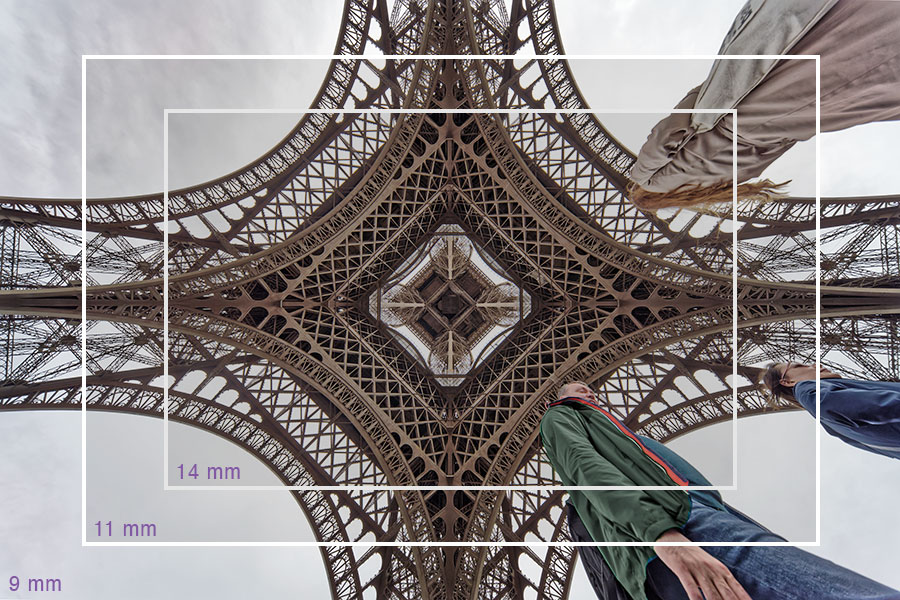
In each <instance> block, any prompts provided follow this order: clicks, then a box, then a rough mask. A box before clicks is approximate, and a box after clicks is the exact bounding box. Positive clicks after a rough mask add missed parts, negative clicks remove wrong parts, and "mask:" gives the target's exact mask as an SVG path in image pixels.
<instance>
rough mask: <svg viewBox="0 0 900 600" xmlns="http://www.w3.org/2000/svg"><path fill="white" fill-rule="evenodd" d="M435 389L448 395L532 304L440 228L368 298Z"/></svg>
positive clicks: (492, 264) (463, 240)
mask: <svg viewBox="0 0 900 600" xmlns="http://www.w3.org/2000/svg"><path fill="white" fill-rule="evenodd" d="M369 311H370V313H371V314H372V316H373V317H375V319H377V320H378V321H379V322H380V323H381V324H383V325H384V326H385V327H386V328H387V330H388V331H389V332H390V334H391V335H392V336H393V337H394V339H395V340H396V341H397V342H399V343H400V345H401V346H403V347H404V348H405V349H406V350H407V351H408V352H409V353H410V354H412V355H413V356H414V357H415V358H416V360H418V361H419V363H420V364H421V365H422V366H424V367H425V368H426V369H428V370H429V371H431V372H432V373H434V375H435V376H436V379H437V381H438V383H440V384H441V385H443V386H446V387H455V386H457V385H459V384H461V383H462V382H463V380H464V379H465V376H466V374H467V373H469V372H470V371H471V370H472V369H474V368H475V367H477V366H478V365H480V364H481V363H483V362H484V360H485V359H486V358H487V357H488V356H490V354H491V353H492V352H493V351H494V350H495V349H496V348H497V347H499V346H500V344H501V343H503V341H504V340H505V339H506V338H507V337H509V335H510V333H512V331H513V329H514V328H515V326H516V324H517V323H519V322H520V321H521V320H522V319H524V318H525V317H526V316H528V313H529V312H531V296H530V295H529V294H528V292H526V291H525V290H523V289H521V288H520V287H519V286H517V285H516V284H515V283H513V281H512V280H511V279H510V278H509V276H507V275H506V273H505V272H504V270H503V268H502V267H501V266H500V265H499V264H497V261H495V260H494V259H493V258H492V257H491V256H490V255H488V254H487V253H486V252H484V250H483V249H482V248H481V247H479V245H478V244H477V243H476V242H474V241H472V240H471V239H470V238H469V237H468V236H467V235H466V234H465V232H464V230H463V229H462V227H460V226H459V225H456V224H445V225H442V226H441V227H439V228H438V229H437V231H435V233H434V235H433V236H432V237H431V238H430V239H429V240H428V241H426V242H425V243H424V244H423V245H421V246H419V248H418V249H417V250H416V251H415V252H413V254H412V255H411V256H410V257H409V258H407V259H406V260H405V261H404V262H403V263H401V264H400V266H399V267H398V268H397V269H396V270H395V271H394V272H393V273H392V274H391V276H390V277H389V278H388V279H387V282H386V283H385V284H384V285H382V286H380V287H379V288H378V289H377V290H375V292H374V293H373V294H372V295H371V297H370V298H369Z"/></svg>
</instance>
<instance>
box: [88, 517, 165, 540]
mask: <svg viewBox="0 0 900 600" xmlns="http://www.w3.org/2000/svg"><path fill="white" fill-rule="evenodd" d="M94 525H96V527H97V535H98V536H100V537H103V535H104V533H105V534H106V535H107V536H109V537H112V534H113V533H112V532H113V522H112V521H107V522H106V523H103V522H101V521H97V522H96V523H94ZM122 535H123V536H125V537H156V524H155V523H122Z"/></svg>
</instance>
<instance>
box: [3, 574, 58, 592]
mask: <svg viewBox="0 0 900 600" xmlns="http://www.w3.org/2000/svg"><path fill="white" fill-rule="evenodd" d="M20 585H24V583H23V582H20V581H19V578H18V577H16V576H15V575H13V576H12V577H10V578H9V591H11V592H15V591H18V589H19V586H20ZM28 591H29V592H61V591H62V581H61V580H59V579H50V578H49V577H48V578H46V579H41V578H40V577H38V578H37V579H32V578H29V579H28Z"/></svg>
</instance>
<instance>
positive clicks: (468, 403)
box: [0, 0, 900, 599]
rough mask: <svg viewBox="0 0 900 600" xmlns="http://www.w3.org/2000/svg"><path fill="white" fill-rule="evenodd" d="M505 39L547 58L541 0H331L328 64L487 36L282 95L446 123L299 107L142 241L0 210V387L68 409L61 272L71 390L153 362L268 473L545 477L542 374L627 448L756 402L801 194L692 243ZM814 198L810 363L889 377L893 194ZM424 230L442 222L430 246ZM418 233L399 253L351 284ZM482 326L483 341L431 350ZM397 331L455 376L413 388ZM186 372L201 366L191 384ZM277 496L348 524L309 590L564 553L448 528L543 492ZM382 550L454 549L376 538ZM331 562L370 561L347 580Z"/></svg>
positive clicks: (454, 591)
mask: <svg viewBox="0 0 900 600" xmlns="http://www.w3.org/2000/svg"><path fill="white" fill-rule="evenodd" d="M525 52H528V53H531V52H533V53H534V54H537V55H560V54H562V53H563V51H562V46H561V42H560V37H559V30H558V27H557V24H556V22H555V16H554V10H553V3H552V0H514V1H513V2H512V5H511V8H508V9H507V8H506V7H505V6H504V3H502V2H500V1H498V0H490V1H488V0H483V1H480V2H471V3H470V2H466V1H464V0H440V1H437V2H430V3H428V4H425V3H423V2H420V1H419V0H402V1H398V2H396V3H395V5H394V7H393V10H392V11H389V10H388V7H387V4H386V2H385V1H384V0H346V4H345V7H344V16H343V21H342V29H341V32H340V36H339V39H338V43H337V46H336V50H335V54H337V55H360V56H361V55H364V54H373V53H374V54H375V55H377V54H384V55H487V57H486V58H483V59H478V60H475V59H472V60H466V59H459V60H444V59H433V60H426V59H418V60H413V59H408V60H404V59H401V58H394V59H388V60H385V59H379V58H378V56H373V57H372V58H371V59H366V60H358V59H346V60H334V61H333V62H332V63H331V65H330V68H329V70H328V73H327V77H326V80H325V82H324V83H323V84H322V87H321V89H320V91H319V93H318V96H317V98H316V100H315V102H314V105H313V106H314V107H315V108H320V109H368V108H380V109H400V108H434V109H450V110H452V111H455V112H453V113H445V112H437V111H436V112H433V113H428V114H423V113H417V114H408V113H407V114H398V113H371V112H369V113H348V114H344V115H342V116H339V115H334V114H332V115H329V114H323V113H311V114H308V115H306V116H305V117H304V118H303V119H302V120H301V121H300V123H299V124H298V125H297V127H296V128H295V129H294V130H293V131H292V132H291V133H290V135H288V137H286V138H285V139H284V140H283V142H282V143H281V144H280V145H279V146H278V147H276V148H275V149H273V150H272V151H271V152H269V153H268V154H266V155H265V156H263V157H261V158H260V159H259V160H257V161H256V162H254V163H253V164H251V165H248V166H247V167H246V168H244V169H243V170H241V171H240V172H237V173H234V174H232V175H228V176H226V177H223V178H221V179H218V180H216V181H212V182H209V183H207V184H204V185H201V186H198V187H195V188H191V189H184V190H178V191H175V192H172V193H171V194H170V210H169V215H168V218H169V220H170V222H171V223H174V224H176V225H177V227H176V230H175V231H173V232H172V233H171V235H170V237H169V240H170V244H169V246H168V247H167V248H163V242H162V239H163V236H162V233H161V231H162V228H163V222H164V215H163V210H162V196H161V195H160V194H157V195H152V196H144V197H126V198H112V199H102V200H89V201H88V207H87V212H86V214H82V212H81V204H80V201H79V200H37V199H22V198H4V199H2V202H0V223H2V232H0V236H2V238H0V241H2V245H0V252H2V288H3V289H2V291H0V312H2V319H3V320H2V326H3V335H4V339H5V341H6V345H5V350H4V352H5V356H4V362H3V364H2V368H3V372H2V374H0V407H2V408H3V409H8V410H20V409H78V408H80V402H81V389H80V383H81V382H80V377H79V376H78V368H79V366H80V364H79V353H80V344H81V337H80V327H81V322H80V310H81V293H82V291H83V288H82V284H84V285H85V286H86V298H87V301H86V302H87V306H86V310H87V314H88V319H89V323H88V325H87V328H88V329H87V330H88V337H87V340H86V345H87V354H88V377H87V383H88V388H87V398H88V400H87V401H88V404H89V407H90V408H92V409H96V410H105V411H118V412H124V413H131V414H142V415H153V416H160V415H161V412H162V389H161V388H160V387H157V386H156V385H152V384H151V382H156V381H159V380H160V379H161V378H160V375H161V373H162V363H163V361H164V360H168V361H169V365H170V367H169V372H170V374H171V376H172V379H173V381H172V382H171V383H170V384H169V385H170V387H169V391H170V402H171V407H170V415H171V416H170V418H171V419H173V420H176V421H180V422H182V423H186V424H189V425H193V426H195V427H198V428H200V429H203V430H206V431H209V432H212V433H215V434H217V435H219V436H222V437H224V438H226V439H229V440H231V441H233V442H234V443H236V444H238V445H240V446H242V447H243V448H245V449H246V450H247V451H249V452H251V453H253V454H254V455H256V456H257V457H259V459H260V460H262V461H263V462H264V463H265V464H267V465H268V466H269V467H270V468H271V470H272V471H273V472H275V473H276V474H277V475H278V477H280V478H281V480H282V481H284V482H285V483H286V484H290V485H319V486H338V485H347V484H363V485H410V486H429V485H460V486H471V485H516V486H528V485H534V484H555V483H558V482H557V481H556V480H555V479H554V476H553V473H552V470H551V469H550V467H549V465H548V464H547V462H546V460H545V458H544V456H543V455H542V453H541V452H540V447H539V442H538V440H537V430H538V422H539V420H540V417H541V414H542V410H543V403H544V400H545V398H546V397H547V396H548V395H552V394H553V393H554V392H555V388H556V386H557V384H558V382H560V381H563V380H565V379H568V378H577V379H582V380H584V381H587V382H588V383H591V384H593V385H595V386H596V388H597V389H598V390H599V391H600V392H601V393H602V394H603V395H604V396H605V398H606V399H607V402H608V403H609V407H610V409H611V410H612V411H614V412H615V413H617V414H618V415H619V416H620V417H621V418H622V419H624V421H625V422H626V423H627V424H628V425H629V426H631V427H632V428H633V429H635V430H637V431H639V432H640V433H643V434H646V435H650V436H652V437H654V438H656V439H659V440H667V439H670V438H672V437H674V436H677V435H680V434H683V433H685V432H688V431H691V430H693V429H696V428H699V427H703V426H705V425H707V424H710V423H715V422H718V421H722V420H727V419H730V418H731V412H732V405H731V397H732V390H733V387H732V386H734V387H737V388H738V398H739V407H738V410H739V413H740V414H741V415H752V414H758V413H762V412H767V411H772V410H778V409H781V408H786V407H784V406H782V407H773V406H770V405H769V404H767V402H766V399H765V397H764V396H763V394H762V393H761V392H760V390H759V388H758V387H757V385H756V384H755V383H753V378H754V375H755V373H756V369H755V368H753V366H752V365H754V364H758V363H759V361H761V360H764V359H782V360H784V359H787V358H792V359H804V358H810V357H811V356H812V355H813V352H814V345H815V339H814V334H813V331H814V330H813V322H814V321H813V319H814V315H815V309H816V302H817V298H816V294H815V287H814V275H815V260H816V254H815V242H814V236H813V232H814V230H815V206H814V202H813V200H812V199H810V198H792V199H788V200H785V201H779V202H769V203H765V204H762V205H757V206H754V207H746V208H742V209H741V215H740V223H737V224H734V223H732V224H731V226H734V227H738V228H739V239H740V242H739V244H738V247H737V252H735V251H734V247H733V246H732V243H731V234H730V233H729V232H727V231H726V230H725V229H724V228H723V227H719V226H718V225H719V224H721V223H725V222H726V220H725V219H718V221H717V223H716V225H717V226H713V227H707V228H706V230H707V231H709V233H706V234H704V235H702V236H701V237H694V236H692V235H691V234H690V233H689V232H690V231H691V229H692V227H693V226H694V225H695V224H696V223H698V222H699V220H700V219H704V218H705V219H710V218H712V217H710V216H705V217H704V216H701V215H694V216H692V217H690V219H688V221H687V222H685V221H684V218H685V216H684V215H682V216H681V217H679V218H680V219H681V220H680V221H678V222H677V223H676V222H675V221H674V220H673V219H668V220H667V219H663V218H659V217H657V216H654V215H652V214H645V213H643V212H641V211H638V210H636V209H635V208H634V207H632V206H631V205H630V204H629V203H628V202H627V201H626V200H625V199H624V197H623V195H622V194H623V188H624V183H625V181H626V178H625V174H626V173H627V171H628V169H629V168H630V166H631V164H632V162H633V155H632V154H631V153H630V152H629V151H628V150H627V149H625V148H623V147H622V146H621V145H620V144H618V143H617V142H616V140H615V139H613V138H612V137H611V136H610V135H609V134H608V133H607V132H606V131H605V130H604V128H603V126H602V125H601V124H600V123H599V122H598V121H597V120H596V119H595V118H594V117H593V116H592V115H590V114H585V113H581V114H570V115H565V116H557V115H553V114H547V113H544V114H541V113H540V112H539V111H540V110H541V109H547V108H560V109H580V108H586V107H587V105H586V103H585V101H584V100H583V98H582V96H581V94H580V92H579V90H578V88H577V86H576V84H575V82H574V80H573V78H572V75H571V72H570V70H569V67H568V65H567V63H566V62H565V61H564V60H562V59H559V60H551V59H542V60H536V59H531V60H523V61H520V62H522V63H523V64H522V66H515V64H514V62H513V61H512V60H508V59H499V58H497V59H492V58H490V57H491V56H499V55H514V54H522V53H525ZM526 82H527V83H526ZM472 108H511V109H523V110H535V111H538V112H530V113H529V112H522V113H517V114H509V115H500V114H496V113H494V114H473V113H471V112H467V110H468V109H472ZM821 206H822V211H821V225H822V236H823V237H822V240H823V244H822V249H823V254H822V257H821V267H822V269H821V275H822V282H823V286H822V295H821V298H820V299H821V309H822V317H823V318H822V345H823V349H822V350H823V356H825V358H826V362H829V363H831V364H835V363H840V367H839V368H840V370H841V371H842V372H844V373H849V374H851V375H852V374H857V375H863V374H864V375H865V376H867V377H878V378H884V379H893V378H896V377H897V376H898V371H900V369H898V356H897V348H898V344H897V339H898V326H897V317H896V313H897V301H896V298H897V294H896V293H895V292H896V287H897V283H898V281H900V265H898V247H900V244H898V241H900V240H898V236H897V227H896V224H897V221H898V218H900V210H898V202H897V199H896V198H893V197H877V198H873V197H868V198H840V199H824V200H823V201H822V205H821ZM82 219H85V220H86V223H87V225H86V227H87V231H88V240H87V251H86V254H85V255H84V256H82V255H81V254H80V251H79V250H78V248H77V246H78V244H79V243H80V241H81V240H80V234H79V231H80V228H81V221H82ZM198 223H200V224H203V225H204V227H198V226H197V224H198ZM204 229H206V230H209V232H208V234H204V235H199V234H197V231H198V230H204ZM448 231H450V232H452V233H453V235H458V236H460V237H459V239H460V243H459V244H457V243H456V242H453V243H452V244H451V243H450V242H447V241H446V240H445V241H444V242H442V243H443V244H444V245H443V246H442V248H444V249H443V250H441V249H440V248H438V250H434V248H435V247H436V246H435V243H436V240H438V238H440V237H441V236H442V235H443V236H446V232H448ZM458 245H459V247H465V248H466V250H465V252H461V251H460V250H459V249H458V248H457V246H458ZM448 247H452V248H451V249H450V250H447V248H448ZM429 248H430V249H431V250H429ZM163 252H166V253H167V258H168V268H169V271H170V274H171V277H170V280H169V287H168V289H167V290H164V289H163V285H162V279H161V273H162V268H163ZM429 252H430V253H431V258H430V259H429V260H430V262H428V261H425V262H428V265H430V266H427V267H422V268H423V269H425V268H427V269H430V271H422V272H417V273H418V274H417V275H415V276H410V278H409V279H408V280H404V281H403V282H401V283H402V285H400V284H398V286H399V287H398V288H397V289H399V290H400V291H397V292H396V293H393V292H390V293H388V292H384V293H382V292H383V290H385V289H387V288H388V287H389V285H392V284H395V283H397V282H398V281H400V279H399V277H400V276H401V275H402V274H403V269H404V268H408V269H411V268H412V267H410V266H408V265H412V263H413V262H414V261H413V260H412V259H415V258H416V257H418V256H425V255H426V254H428V253H429ZM475 253H478V255H479V256H481V257H482V258H479V259H478V260H480V261H481V263H480V264H482V266H480V267H478V266H477V265H475V266H473V265H474V262H473V261H475V260H476V259H475V258H473V257H474V256H475ZM411 257H412V258H411ZM454 257H456V258H454ZM83 260H84V261H87V272H88V280H87V281H85V282H81V281H80V280H79V273H80V265H81V261H83ZM454 261H456V262H454ZM467 261H468V262H467ZM732 261H737V268H738V271H739V275H740V281H739V285H738V286H737V288H736V289H735V288H734V287H733V286H732V281H731V265H732ZM463 263H465V264H467V265H469V266H468V267H466V268H471V269H474V270H473V271H471V272H467V273H463V272H462V271H460V270H459V269H458V268H457V267H458V266H459V265H460V264H463ZM423 264H424V263H423ZM476 267H477V268H476ZM488 267H489V268H488ZM455 268H456V269H457V270H456V271H454V269H455ZM398 270H399V271H398ZM476 271H477V272H476ZM494 271H496V273H497V274H494V275H491V273H493V272H494ZM398 272H399V273H400V274H401V275H398ZM492 277H493V278H494V279H492ZM501 279H502V281H501ZM498 282H499V283H498ZM404 286H405V287H404ZM379 290H382V292H380V291H379ZM164 294H168V298H169V311H168V314H167V315H164V314H163V308H162V306H163V304H162V302H163V295H164ZM378 294H381V295H380V296H379V295H378ZM385 294H386V295H385ZM392 294H393V295H392ZM735 294H736V295H737V304H738V326H739V340H738V346H737V351H736V356H735V351H734V347H733V344H732V340H731V328H732V300H733V298H734V295H735ZM373 298H375V300H373ZM522 298H527V301H528V305H527V306H526V305H525V304H523V303H522V302H524V301H522V300H521V299H522ZM381 301H384V303H385V306H387V307H388V308H389V309H391V311H392V312H390V315H388V316H387V317H384V316H382V312H379V311H380V309H378V310H373V308H372V307H373V302H374V303H375V304H374V305H377V306H380V305H378V302H381ZM516 302H519V304H518V305H517V308H515V309H514V308H513V307H512V305H513V304H515V303H516ZM164 318H166V319H168V322H169V327H170V339H169V341H170V351H169V356H163V350H162V348H163V340H162V324H163V319H164ZM404 324H406V325H408V326H409V327H408V330H409V331H413V336H412V337H409V335H408V334H405V335H407V337H405V338H404V336H403V335H399V334H398V333H397V332H398V330H399V328H400V326H403V325H404ZM491 327H495V328H500V329H503V331H504V335H505V337H502V336H500V337H497V338H496V340H495V341H494V342H493V345H489V346H488V347H487V350H484V351H483V352H481V353H480V355H479V357H474V356H473V357H471V358H472V360H468V359H466V360H462V359H460V358H459V356H460V355H459V348H464V349H465V351H466V352H469V351H471V350H472V349H473V348H475V347H476V346H477V344H478V343H481V342H482V341H483V340H485V339H488V338H490V337H491V336H493V335H494V334H493V333H486V332H488V331H494V330H493V329H490V328H491ZM467 336H468V337H467ZM413 337H414V338H416V339H415V340H413V339H412V338H413ZM404 339H405V340H407V341H404ZM460 339H462V340H463V341H464V343H462V342H459V340H460ZM491 339H493V338H491ZM454 340H455V341H454ZM454 344H456V345H454ZM460 344H462V345H460ZM429 352H432V353H433V354H434V356H438V357H439V358H440V360H441V361H443V362H442V364H443V367H444V368H452V369H455V371H454V373H455V374H456V375H459V376H458V377H456V378H455V379H453V378H450V379H448V378H443V379H442V378H441V377H438V375H436V371H434V370H432V369H429V368H428V365H429V359H428V356H424V355H425V354H428V353H429ZM417 353H418V354H419V355H418V356H417ZM476 358H477V360H476ZM733 360H737V361H738V364H739V367H738V370H739V373H740V374H741V375H742V376H744V378H739V380H737V381H732V380H731V379H730V378H729V376H730V374H731V371H732V361H733ZM448 365H450V366H449V367H448ZM214 378H221V379H224V381H225V382H226V383H225V385H224V387H217V388H216V390H217V391H215V392H212V391H210V390H211V389H212V386H210V385H209V383H210V381H211V380H213V379H214ZM188 382H193V383H190V385H188ZM292 493H293V495H294V497H295V498H296V501H297V503H298V504H299V506H300V507H301V509H302V510H303V511H304V513H305V514H306V516H307V518H308V520H309V522H310V524H311V525H312V527H313V529H314V531H315V534H316V537H317V539H318V540H320V541H323V542H332V541H356V540H362V541H372V542H373V543H375V545H374V546H372V547H371V548H370V549H365V548H359V547H356V548H354V547H341V546H325V547H323V548H322V551H321V553H322V557H323V559H324V561H325V565H326V570H327V573H328V576H329V578H330V582H331V589H332V592H333V596H334V598H341V599H343V598H362V597H363V594H365V595H366V596H367V597H368V596H369V595H370V593H371V591H372V590H374V591H375V592H376V594H375V595H376V596H377V597H378V598H402V599H412V598H419V597H421V598H426V599H442V598H458V599H464V598H465V599H474V598H492V599H495V598H496V599H499V598H522V597H537V598H565V597H566V596H567V593H568V582H569V580H570V574H571V571H572V568H573V565H574V562H575V555H574V551H573V549H572V548H566V547H553V548H549V549H544V548H533V547H528V546H527V545H520V546H496V547H475V546H471V545H467V542H472V541H496V542H500V541H506V542H519V543H521V542H526V543H527V542H528V541H529V540H534V539H545V540H566V539H568V538H567V529H566V526H565V521H564V516H563V511H562V510H561V507H562V501H563V494H562V492H541V491H532V490H528V489H524V488H523V490H522V491H516V492H501V491H496V490H490V489H487V490H485V489H477V490H476V489H473V490H468V489H461V490H451V491H447V490H430V489H414V490H409V491H399V492H389V491H366V492H359V491H351V490H340V491H295V492H292ZM339 511H340V512H339ZM394 540H400V541H405V540H408V541H415V542H427V541H445V542H458V545H457V546H447V547H433V546H417V547H384V546H378V545H377V544H378V543H380V542H385V541H394ZM363 566H365V567H366V568H372V567H373V566H374V569H373V570H374V571H376V572H377V574H376V575H375V576H374V577H373V578H372V579H371V580H367V581H364V580H361V579H360V576H359V573H360V568H361V567H363Z"/></svg>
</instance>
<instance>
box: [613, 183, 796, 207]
mask: <svg viewBox="0 0 900 600" xmlns="http://www.w3.org/2000/svg"><path fill="white" fill-rule="evenodd" d="M788 183H790V181H784V182H782V183H775V182H773V181H772V180H771V179H763V180H762V181H756V182H753V183H742V184H740V185H738V186H737V199H738V200H755V201H757V202H769V201H771V200H779V199H781V198H785V197H786V194H785V193H784V192H782V191H781V190H782V188H783V187H784V186H786V185H787V184H788ZM732 192H733V186H732V182H731V181H722V182H719V183H714V184H712V185H705V186H704V185H688V184H684V185H682V186H679V187H677V188H675V189H674V190H672V191H671V192H648V191H647V190H645V189H644V188H642V187H641V186H640V185H638V184H637V183H635V182H633V181H632V182H631V183H629V184H628V187H627V189H626V193H627V195H628V199H629V200H630V201H631V203H632V204H634V205H635V206H637V207H638V208H642V209H644V210H649V211H655V210H658V209H660V208H670V207H676V208H694V207H703V208H707V207H710V206H712V205H714V204H723V203H726V202H731V201H732V199H733V195H732Z"/></svg>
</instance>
